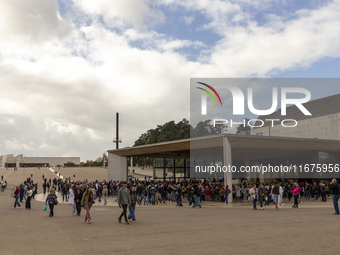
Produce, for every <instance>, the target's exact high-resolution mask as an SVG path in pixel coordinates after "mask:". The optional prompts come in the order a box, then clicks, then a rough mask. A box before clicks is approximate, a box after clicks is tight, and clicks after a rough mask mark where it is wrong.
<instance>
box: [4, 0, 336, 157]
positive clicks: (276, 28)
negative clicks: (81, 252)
mask: <svg viewBox="0 0 340 255" xmlns="http://www.w3.org/2000/svg"><path fill="white" fill-rule="evenodd" d="M339 41H340V1H339V0H334V1H325V0H320V1H317V0H295V1H294V0H256V1H254V0H227V1H222V0H183V1H177V0H157V1H151V0H96V1H93V0H58V1H57V0H49V1H46V0H10V1H8V0H0V155H4V154H21V153H22V154H24V156H80V157H81V160H82V161H84V160H86V159H96V158H97V157H98V156H100V155H101V154H102V153H103V152H104V151H106V150H108V149H112V148H114V144H113V143H112V140H113V138H114V136H115V113H116V112H119V113H120V137H121V139H122V140H123V143H122V144H121V145H120V146H121V147H125V146H132V145H133V142H134V141H135V140H136V139H137V138H138V137H139V136H140V134H141V133H143V132H145V131H146V130H148V129H150V128H154V127H155V126H156V125H157V124H163V123H165V122H167V121H170V120H175V121H176V122H177V121H180V120H181V119H183V118H189V106H190V104H189V99H190V96H189V84H190V78H191V77H340V75H339V67H340V43H339Z"/></svg>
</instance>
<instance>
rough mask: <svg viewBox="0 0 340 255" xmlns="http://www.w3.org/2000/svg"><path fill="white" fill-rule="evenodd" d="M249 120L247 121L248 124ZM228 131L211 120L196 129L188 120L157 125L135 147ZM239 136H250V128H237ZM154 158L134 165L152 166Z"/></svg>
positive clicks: (198, 124)
mask: <svg viewBox="0 0 340 255" xmlns="http://www.w3.org/2000/svg"><path fill="white" fill-rule="evenodd" d="M248 121H249V119H245V122H246V123H247V122H248ZM227 131H228V126H216V127H214V126H213V125H212V123H211V120H206V121H200V122H199V123H197V125H196V127H192V126H191V125H190V124H189V121H188V120H187V119H183V120H182V121H180V122H178V123H175V121H169V122H167V123H165V124H163V125H157V127H156V128H154V129H149V130H148V131H146V133H143V134H142V135H141V136H140V137H139V138H138V139H137V140H136V141H135V143H134V145H133V146H139V145H145V144H152V143H160V142H167V141H174V140H179V139H186V138H190V137H200V136H207V135H217V134H225V133H226V132H227ZM236 133H237V134H240V135H249V134H250V127H249V126H243V125H242V124H241V125H239V126H238V127H237V131H236ZM152 161H153V159H152V158H145V157H143V158H134V160H133V164H134V165H135V164H138V165H140V166H148V165H152V163H153V162H152Z"/></svg>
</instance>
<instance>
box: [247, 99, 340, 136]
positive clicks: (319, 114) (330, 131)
mask: <svg viewBox="0 0 340 255" xmlns="http://www.w3.org/2000/svg"><path fill="white" fill-rule="evenodd" d="M303 105H304V106H305V108H306V109H307V110H308V111H309V112H310V113H311V114H312V116H305V115H304V114H303V113H302V112H301V111H300V110H299V109H298V108H297V107H296V106H295V105H294V106H290V107H287V115H286V116H281V110H278V111H276V112H274V113H272V114H270V115H267V116H259V118H258V119H259V120H262V121H263V122H264V125H263V126H262V127H259V128H253V129H252V130H251V134H252V135H260V136H281V137H282V136H284V137H297V138H318V139H330V140H340V94H337V95H333V96H329V97H325V98H321V99H317V100H313V101H310V102H307V103H305V104H303ZM269 119H275V120H276V121H275V122H274V126H273V127H272V122H271V121H266V120H269ZM283 119H286V120H288V119H294V120H296V121H297V122H298V125H297V126H296V127H292V128H290V127H283V126H282V125H281V121H282V120H283ZM292 124H294V123H292ZM256 125H260V121H257V123H256ZM256 125H255V126H256ZM287 125H288V122H287Z"/></svg>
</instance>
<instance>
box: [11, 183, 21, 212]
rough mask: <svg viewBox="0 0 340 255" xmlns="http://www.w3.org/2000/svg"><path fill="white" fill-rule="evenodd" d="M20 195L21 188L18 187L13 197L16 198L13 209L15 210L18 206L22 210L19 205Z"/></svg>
mask: <svg viewBox="0 0 340 255" xmlns="http://www.w3.org/2000/svg"><path fill="white" fill-rule="evenodd" d="M19 193H20V190H19V186H17V187H16V188H15V191H14V193H13V197H14V198H15V201H14V206H13V209H15V208H16V206H17V205H18V207H19V208H21V205H20V204H19V201H18V198H19Z"/></svg>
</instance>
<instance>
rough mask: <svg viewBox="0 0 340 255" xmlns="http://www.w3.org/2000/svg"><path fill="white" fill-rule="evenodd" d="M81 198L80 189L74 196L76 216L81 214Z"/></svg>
mask: <svg viewBox="0 0 340 255" xmlns="http://www.w3.org/2000/svg"><path fill="white" fill-rule="evenodd" d="M82 198H83V194H82V193H81V190H80V188H79V187H78V188H77V192H76V194H75V195H74V203H75V205H76V210H77V215H78V216H80V213H81V200H82Z"/></svg>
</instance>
